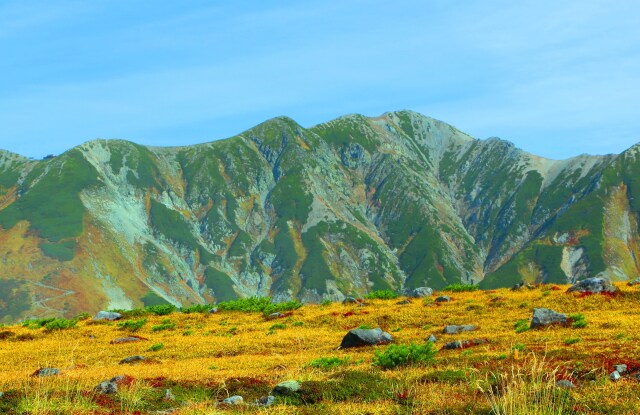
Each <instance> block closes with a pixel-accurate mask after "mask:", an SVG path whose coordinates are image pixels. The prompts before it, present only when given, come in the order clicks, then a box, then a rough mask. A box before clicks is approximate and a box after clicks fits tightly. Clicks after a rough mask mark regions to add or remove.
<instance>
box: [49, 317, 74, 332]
mask: <svg viewBox="0 0 640 415" xmlns="http://www.w3.org/2000/svg"><path fill="white" fill-rule="evenodd" d="M76 324H78V320H76V319H72V320H67V319H65V318H56V319H53V320H52V321H50V322H48V323H46V324H45V325H44V328H45V330H47V331H54V330H66V329H70V328H72V327H75V326H76Z"/></svg>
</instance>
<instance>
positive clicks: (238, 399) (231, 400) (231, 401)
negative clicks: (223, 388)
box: [222, 395, 244, 405]
mask: <svg viewBox="0 0 640 415" xmlns="http://www.w3.org/2000/svg"><path fill="white" fill-rule="evenodd" d="M243 402H244V399H243V398H242V396H240V395H234V396H229V397H228V398H227V399H225V400H223V401H222V403H223V404H225V405H242V403H243Z"/></svg>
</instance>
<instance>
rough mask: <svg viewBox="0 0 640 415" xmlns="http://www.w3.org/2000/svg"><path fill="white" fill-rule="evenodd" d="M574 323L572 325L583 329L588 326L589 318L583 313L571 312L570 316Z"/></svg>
mask: <svg viewBox="0 0 640 415" xmlns="http://www.w3.org/2000/svg"><path fill="white" fill-rule="evenodd" d="M569 318H570V319H571V321H572V323H571V326H573V328H575V329H583V328H585V327H587V320H586V318H585V317H584V315H583V314H582V313H576V314H571V315H570V316H569Z"/></svg>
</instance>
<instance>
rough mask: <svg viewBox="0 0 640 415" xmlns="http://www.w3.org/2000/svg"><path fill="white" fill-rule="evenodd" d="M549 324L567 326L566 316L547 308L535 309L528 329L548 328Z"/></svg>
mask: <svg viewBox="0 0 640 415" xmlns="http://www.w3.org/2000/svg"><path fill="white" fill-rule="evenodd" d="M550 324H567V316H566V315H565V314H561V313H558V312H556V311H553V310H550V309H548V308H535V309H534V310H533V318H532V319H531V325H530V328H532V329H534V328H536V327H543V326H548V325H550Z"/></svg>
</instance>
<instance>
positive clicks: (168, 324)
mask: <svg viewBox="0 0 640 415" xmlns="http://www.w3.org/2000/svg"><path fill="white" fill-rule="evenodd" d="M175 328H176V323H173V322H172V321H171V320H162V322H161V323H160V324H158V325H155V326H152V327H151V331H163V330H173V329H175Z"/></svg>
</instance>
